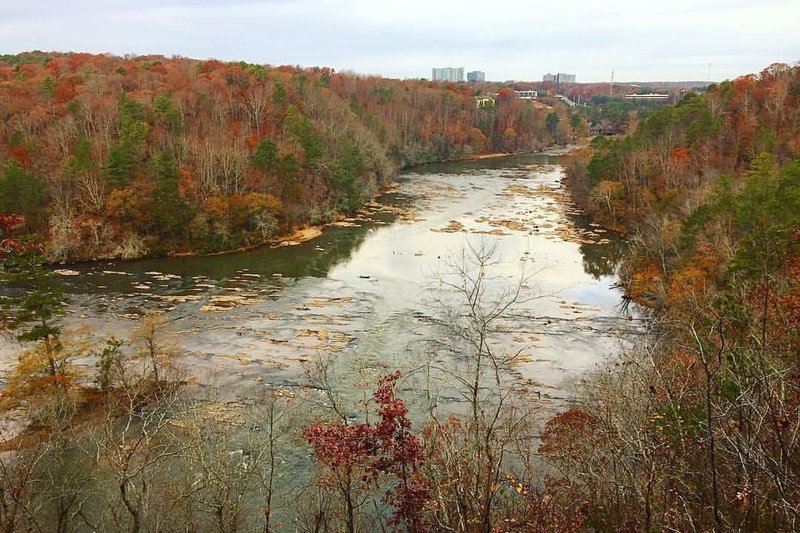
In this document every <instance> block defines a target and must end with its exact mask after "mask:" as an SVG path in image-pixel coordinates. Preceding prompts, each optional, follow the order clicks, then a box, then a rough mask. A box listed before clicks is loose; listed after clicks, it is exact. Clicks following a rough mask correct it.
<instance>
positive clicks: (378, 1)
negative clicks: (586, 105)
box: [0, 0, 800, 82]
mask: <svg viewBox="0 0 800 533" xmlns="http://www.w3.org/2000/svg"><path fill="white" fill-rule="evenodd" d="M34 49H38V50H44V51H84V52H110V53H113V54H117V55H124V54H127V53H132V54H140V55H141V54H150V53H155V54H162V55H165V56H171V55H182V56H186V57H193V58H198V59H206V58H217V59H221V60H245V61H249V62H253V63H262V64H264V63H268V64H272V65H282V64H293V65H294V64H298V65H302V66H328V67H333V68H335V69H336V70H340V71H341V70H352V71H355V72H359V73H363V74H379V75H382V76H387V77H393V78H420V77H424V78H430V76H431V68H432V67H446V66H453V67H459V66H463V67H465V68H466V70H467V71H470V70H482V71H485V72H486V78H487V79H488V80H497V81H501V80H541V76H542V74H545V73H547V72H566V73H574V74H576V75H577V81H582V82H589V81H607V80H608V79H609V78H610V77H611V72H612V70H613V71H614V73H615V74H614V76H615V79H616V80H617V81H656V80H670V81H680V80H683V81H689V80H694V81H705V80H707V79H708V78H709V73H710V79H711V80H714V81H719V80H722V79H730V78H735V77H737V76H740V75H743V74H748V73H755V72H759V71H760V70H761V69H763V68H764V67H766V66H768V65H769V64H771V63H775V62H785V63H794V62H796V61H798V60H800V0H662V1H653V0H649V1H646V0H641V1H633V0H615V1H613V2H609V1H606V0H571V1H570V0H566V1H565V0H559V1H557V0H548V1H543V0H527V1H526V0H502V1H497V0H495V1H491V0H483V1H480V2H479V1H473V0H460V1H458V0H403V1H397V0H392V1H389V0H260V1H257V0H0V52H2V53H16V52H22V51H28V50H34Z"/></svg>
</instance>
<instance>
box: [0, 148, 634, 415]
mask: <svg viewBox="0 0 800 533" xmlns="http://www.w3.org/2000/svg"><path fill="white" fill-rule="evenodd" d="M561 178H562V168H561V166H560V164H559V158H558V157H557V155H525V156H514V157H507V158H498V159H486V160H480V161H468V162H457V163H447V164H436V165H427V166H424V167H418V168H415V169H413V170H410V171H407V172H405V173H404V174H402V175H401V176H400V178H399V180H398V183H397V185H396V186H395V187H394V188H393V189H392V190H391V191H390V192H388V193H387V194H385V195H384V196H383V197H381V198H380V199H379V201H377V202H375V203H372V204H370V205H369V206H368V208H367V209H365V210H364V212H363V213H362V214H361V215H359V216H358V217H355V218H353V219H347V220H344V221H340V222H339V223H337V224H334V225H331V226H328V227H326V228H325V230H324V232H323V234H322V235H321V236H320V237H318V238H316V239H313V240H311V241H308V242H304V243H300V244H289V243H287V245H285V246H278V247H273V248H264V249H259V250H254V251H251V252H247V253H239V254H235V255H225V256H215V257H181V258H159V259H145V260H139V261H128V262H122V261H106V262H100V263H93V264H85V265H77V266H75V265H71V266H67V267H65V269H64V270H61V272H62V273H63V274H64V280H65V282H66V283H67V285H68V289H69V292H70V294H71V304H70V306H69V312H68V314H67V317H66V318H65V325H66V326H67V327H68V328H69V329H73V330H75V329H79V328H83V329H84V330H88V331H89V332H90V333H89V334H90V335H93V336H94V337H96V338H97V340H100V339H101V338H102V337H106V336H109V335H114V336H117V337H118V338H122V339H125V338H128V337H129V335H130V332H131V331H132V330H134V329H135V328H136V324H137V322H139V320H140V318H141V316H142V315H143V314H145V313H150V312H155V311H159V312H162V313H164V317H165V319H166V320H167V321H168V326H167V330H168V332H169V337H170V339H169V342H170V343H173V344H175V345H176V348H177V349H179V350H180V351H181V353H182V354H183V355H182V356H181V357H180V358H179V359H178V364H179V365H180V366H181V367H182V368H183V369H184V371H185V372H186V373H188V374H189V375H190V376H192V377H193V378H194V379H196V380H199V381H201V382H208V383H213V384H214V385H219V386H220V387H221V388H223V389H224V390H227V391H237V394H244V393H245V392H244V391H246V390H248V389H249V388H252V387H260V386H271V387H280V388H286V389H289V390H291V389H292V388H294V387H297V386H299V384H300V383H301V382H303V380H304V373H303V368H304V365H305V364H307V363H308V362H310V361H313V360H314V359H315V358H318V357H331V358H332V359H333V360H334V361H335V367H336V369H337V375H338V376H339V383H340V384H341V385H342V387H348V386H350V385H356V384H357V382H359V381H362V380H363V379H364V374H365V372H366V373H367V374H369V373H372V374H378V373H381V372H384V371H388V370H392V369H395V368H399V369H403V370H404V371H405V372H407V373H413V371H414V370H415V369H417V368H419V367H420V365H421V364H422V363H421V361H422V360H423V359H424V358H426V357H427V358H429V359H430V358H434V359H436V358H438V360H439V361H440V363H441V364H442V365H445V366H446V365H449V364H455V362H456V361H457V360H458V354H457V353H453V352H454V351H455V350H454V349H453V348H452V347H449V348H447V347H446V346H445V345H446V343H444V342H443V341H442V340H441V339H442V335H443V334H442V329H441V328H440V327H439V326H440V325H441V314H440V310H439V309H438V308H437V306H436V305H435V304H434V303H433V302H435V301H436V300H438V299H440V298H439V297H438V296H437V289H436V286H437V280H438V279H441V277H442V276H443V275H445V274H442V272H443V270H447V268H448V265H450V266H452V264H453V262H454V260H453V258H455V257H458V254H459V253H460V251H461V250H463V249H464V248H465V246H467V247H468V246H472V247H473V248H480V247H495V248H496V254H495V256H494V259H496V260H497V264H496V265H495V266H494V267H492V269H491V274H492V280H493V281H492V284H491V290H490V291H489V294H488V295H487V296H486V297H487V298H488V299H491V298H493V297H494V296H495V295H497V294H498V292H497V291H502V290H505V289H506V288H508V287H513V286H514V284H515V283H516V280H518V279H519V276H520V271H521V269H524V272H525V274H526V275H528V276H530V277H529V279H526V280H525V281H524V283H523V286H522V292H521V296H522V297H521V299H522V300H525V301H524V302H521V303H519V304H518V305H516V306H513V307H512V308H511V309H510V314H509V316H508V317H507V318H506V319H505V320H504V321H503V323H502V325H501V327H500V328H499V329H500V333H499V338H498V346H501V349H504V350H508V351H514V352H516V351H520V353H521V356H520V358H519V361H518V362H517V363H515V365H514V370H513V373H512V374H513V379H515V380H517V381H518V382H520V383H524V384H525V386H526V387H527V388H528V389H529V390H530V391H531V392H535V393H536V395H537V397H539V398H542V397H543V398H545V399H555V400H559V399H563V398H565V397H566V396H567V394H568V393H567V392H566V388H565V386H564V384H565V383H566V382H567V381H569V380H570V379H572V378H575V377H576V376H580V375H581V374H582V373H583V372H585V371H586V370H587V369H590V368H592V367H594V366H595V365H596V364H597V363H599V362H602V361H603V360H604V359H605V358H606V357H607V356H608V355H609V354H612V353H614V352H615V351H617V350H618V349H619V347H620V343H621V339H624V338H626V337H630V335H631V334H634V333H635V332H636V331H638V330H639V328H640V324H639V320H638V319H637V318H635V317H631V316H625V315H624V314H622V313H621V312H620V308H621V302H622V294H621V292H620V291H619V290H618V289H616V288H615V287H614V282H615V277H614V257H615V255H617V254H618V249H619V243H617V242H614V241H613V240H612V239H610V238H609V236H608V235H607V234H606V233H604V232H603V231H602V230H601V229H599V228H597V227H591V226H589V225H586V224H584V223H582V222H581V220H582V218H581V216H580V213H579V212H578V211H577V210H576V209H575V207H574V206H572V205H571V203H570V202H569V199H568V197H567V195H566V194H565V192H564V191H563V189H562V186H561ZM455 262H456V263H457V262H458V261H455ZM492 291H494V292H492ZM86 326H88V328H87V327H86ZM4 344H5V346H4V347H3V349H2V352H1V353H0V357H2V358H5V360H6V361H5V363H6V364H5V366H6V367H8V366H9V364H10V361H11V360H12V359H13V352H14V351H15V350H16V349H17V348H18V347H17V346H16V345H15V343H13V342H11V341H9V340H6V341H5V343H4ZM448 353H449V355H448ZM448 358H450V359H452V361H451V362H448V361H449V359H448ZM84 364H85V365H87V366H89V365H91V364H93V362H92V361H91V360H89V359H87V360H85V361H84ZM415 386H416V385H414V384H413V383H408V384H407V385H406V391H405V393H407V395H412V396H413V394H414V392H415V391H414V388H415ZM455 401H456V402H457V400H455Z"/></svg>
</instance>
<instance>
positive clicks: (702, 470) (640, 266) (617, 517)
mask: <svg viewBox="0 0 800 533" xmlns="http://www.w3.org/2000/svg"><path fill="white" fill-rule="evenodd" d="M799 155H800V67H797V66H795V67H790V66H787V65H772V66H771V67H769V68H767V69H766V70H764V71H763V72H761V74H759V75H757V76H755V75H754V76H747V77H743V78H739V79H737V80H734V81H732V82H724V83H722V84H720V85H719V86H716V87H713V88H711V90H710V91H709V92H708V94H705V95H692V96H690V97H687V98H686V99H684V101H683V102H681V103H680V104H679V105H677V106H675V107H670V108H665V109H663V110H661V111H659V112H656V113H654V114H653V115H652V116H650V117H649V118H648V119H646V120H644V121H642V122H641V123H640V125H639V127H638V129H637V131H636V132H635V133H634V134H633V135H631V136H629V137H627V138H624V139H620V140H605V139H598V140H596V142H594V143H593V144H592V147H591V148H589V149H587V150H585V151H583V152H582V153H578V154H576V155H574V156H573V158H572V160H571V161H570V163H569V165H568V167H569V168H568V174H569V180H570V183H571V186H572V190H573V194H574V195H575V198H576V199H578V200H579V201H580V202H582V203H583V204H584V205H585V206H586V207H587V208H588V209H589V210H590V211H591V212H592V213H593V214H594V217H595V219H596V220H597V221H600V222H602V223H603V224H605V225H607V226H609V227H612V228H615V229H618V230H619V231H625V232H627V233H628V234H629V236H630V250H629V252H628V253H627V255H626V257H625V259H624V262H623V265H622V268H621V277H622V282H623V284H624V286H625V288H626V292H627V294H628V296H629V297H630V298H632V299H633V300H634V301H636V302H638V303H641V304H643V305H645V306H647V307H650V308H652V309H653V310H654V312H653V319H654V320H653V329H652V331H651V332H650V333H649V335H648V337H647V341H646V342H645V343H642V346H640V347H639V348H638V349H635V350H629V351H627V352H626V353H624V354H623V355H622V356H620V357H619V358H618V359H616V360H614V361H612V362H611V364H609V365H608V367H607V368H606V369H604V370H602V371H599V372H597V373H596V375H594V376H591V377H587V379H586V380H585V381H584V385H582V386H581V387H580V389H581V392H580V393H579V399H580V403H581V405H580V407H578V408H575V409H573V410H570V411H568V412H567V413H565V414H563V415H560V416H558V417H556V418H555V419H553V420H552V421H551V422H549V423H548V430H547V431H546V433H545V446H544V447H543V448H542V451H544V452H545V453H546V454H547V455H549V456H550V457H552V458H553V459H554V460H555V461H556V463H557V464H559V466H560V467H562V469H563V471H564V472H565V473H566V477H567V479H568V480H570V481H571V482H574V483H575V484H576V487H579V490H580V491H581V492H582V494H583V495H584V496H585V497H586V498H587V500H588V501H589V502H590V506H589V508H590V509H591V511H590V515H591V520H590V521H591V522H592V523H593V525H594V526H595V527H597V528H599V529H609V530H631V531H633V530H642V531H651V530H670V531H696V530H699V531H710V530H716V531H795V530H797V528H798V525H800V504H799V503H798V502H800V481H799V480H800V465H799V464H798V461H797V457H798V454H799V453H800V438H798V437H799V436H800V433H799V431H800V401H799V400H800V373H798V354H800V328H799V327H798V326H800V300H799V299H798V295H799V294H800V161H799V160H798V159H797V158H798V156H799ZM645 312H646V311H645ZM578 442H580V443H578ZM576 443H578V444H576Z"/></svg>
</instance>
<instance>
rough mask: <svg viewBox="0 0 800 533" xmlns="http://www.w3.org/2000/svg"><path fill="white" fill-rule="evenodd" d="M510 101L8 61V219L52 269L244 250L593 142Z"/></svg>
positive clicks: (292, 76)
mask: <svg viewBox="0 0 800 533" xmlns="http://www.w3.org/2000/svg"><path fill="white" fill-rule="evenodd" d="M484 89H485V87H484ZM497 91H498V92H499V95H498V97H497V99H496V101H494V102H488V103H486V104H485V105H482V106H480V107H478V106H476V102H475V99H474V96H475V91H474V90H473V88H471V87H470V86H468V85H465V84H459V85H445V84H439V83H430V82H427V81H424V80H419V81H413V80H412V81H399V80H390V79H383V78H378V77H365V76H359V75H355V74H342V73H336V72H333V71H332V70H330V69H326V68H313V69H302V68H299V67H269V66H261V65H253V64H247V63H223V62H220V61H216V60H210V61H195V60H190V59H184V58H171V59H167V58H164V57H160V56H149V57H130V58H129V57H126V58H120V57H113V56H108V55H89V54H78V53H75V54H43V53H38V52H37V53H29V54H19V55H14V56H8V55H6V56H2V57H0V212H4V213H18V214H21V215H24V217H25V219H26V221H27V229H29V230H34V231H37V232H39V233H40V234H41V235H43V236H44V239H45V241H46V245H47V246H46V247H47V250H48V254H49V255H50V258H51V260H70V259H87V258H100V257H109V256H120V257H136V256H140V255H143V254H147V253H172V252H187V251H191V252H213V251H218V250H228V249H235V248H238V247H242V246H246V245H250V244H253V243H260V242H264V241H265V240H268V239H270V238H272V237H274V236H275V235H278V234H283V233H285V232H288V231H290V230H291V229H292V228H294V227H295V226H297V225H303V224H317V223H320V222H325V221H329V220H330V219H331V218H332V217H334V216H335V215H336V214H337V213H340V212H342V211H348V210H353V209H356V208H358V207H359V206H360V205H361V204H362V203H363V202H364V201H365V200H366V199H369V198H370V197H372V196H373V195H375V194H376V192H377V191H378V190H379V188H380V186H381V184H382V183H384V182H385V181H386V180H387V179H390V178H391V177H393V176H394V174H395V172H396V171H397V169H398V168H400V167H403V166H406V165H410V164H414V163H420V162H425V161H438V160H444V159H453V158H461V157H469V156H472V155H476V154H483V153H487V152H499V151H502V152H521V151H533V150H537V149H541V148H543V147H545V146H548V145H551V144H553V143H554V142H556V141H558V142H562V143H563V142H566V141H567V140H568V139H570V138H571V136H574V135H575V134H576V133H580V132H585V129H586V127H585V121H583V120H581V119H580V118H573V119H572V120H570V119H569V117H567V112H566V109H565V108H562V107H561V106H556V107H555V108H552V109H549V108H547V106H543V105H541V104H538V103H532V102H529V101H522V100H519V99H515V98H514V93H513V90H511V89H510V88H502V87H498V88H497ZM548 115H549V116H550V118H549V121H548V119H547V117H548Z"/></svg>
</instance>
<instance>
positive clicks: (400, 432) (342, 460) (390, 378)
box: [304, 371, 429, 531]
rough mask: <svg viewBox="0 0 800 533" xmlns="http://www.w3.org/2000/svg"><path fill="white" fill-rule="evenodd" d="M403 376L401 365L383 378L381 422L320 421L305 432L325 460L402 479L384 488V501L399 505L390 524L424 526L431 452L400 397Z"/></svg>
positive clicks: (343, 468)
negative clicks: (424, 471) (425, 470)
mask: <svg viewBox="0 0 800 533" xmlns="http://www.w3.org/2000/svg"><path fill="white" fill-rule="evenodd" d="M399 378H400V372H399V371H396V372H393V373H391V374H387V375H386V376H383V377H381V378H380V379H379V380H378V388H377V389H375V392H374V393H373V398H374V399H375V401H376V402H377V404H378V414H379V415H380V421H379V422H378V423H377V424H375V425H369V424H356V425H346V424H341V423H332V422H320V423H316V424H312V425H311V426H309V427H308V428H306V430H305V432H304V436H305V438H306V440H307V441H308V442H309V443H310V444H311V445H312V446H313V447H314V452H315V454H316V456H317V459H318V460H319V461H320V462H321V463H323V464H324V465H326V466H328V467H329V468H331V469H334V470H338V471H340V473H343V474H345V475H346V476H347V477H348V478H349V476H350V475H352V474H353V473H354V471H355V470H356V469H361V470H362V472H363V473H362V479H363V480H364V481H366V482H369V481H374V480H376V479H377V478H378V476H379V475H381V474H383V475H388V476H390V478H392V479H394V480H396V481H397V483H396V484H393V485H394V487H393V488H392V489H390V490H388V491H387V492H386V494H384V501H386V502H387V503H389V504H391V505H393V506H394V508H395V514H394V516H393V517H392V519H391V520H390V524H391V525H399V524H401V523H405V524H406V525H407V526H408V528H409V530H413V531H424V530H425V526H424V521H423V517H422V509H423V507H424V505H425V502H426V501H427V498H428V492H429V490H428V484H427V482H426V481H425V480H424V479H423V477H422V476H421V475H420V473H419V468H420V466H421V465H422V463H423V462H424V461H425V455H424V453H423V450H422V444H421V443H420V440H419V438H418V437H417V436H416V435H413V434H411V433H410V429H411V420H409V418H408V408H407V407H406V404H405V402H404V401H403V400H401V399H399V398H396V397H395V386H396V384H397V380H398V379H399Z"/></svg>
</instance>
